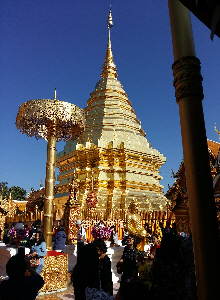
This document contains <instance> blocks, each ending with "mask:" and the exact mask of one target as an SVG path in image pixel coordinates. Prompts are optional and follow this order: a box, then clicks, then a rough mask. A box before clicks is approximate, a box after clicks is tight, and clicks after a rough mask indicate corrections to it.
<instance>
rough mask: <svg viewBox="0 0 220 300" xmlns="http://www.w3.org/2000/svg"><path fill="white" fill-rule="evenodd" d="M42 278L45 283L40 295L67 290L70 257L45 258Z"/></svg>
mask: <svg viewBox="0 0 220 300" xmlns="http://www.w3.org/2000/svg"><path fill="white" fill-rule="evenodd" d="M41 276H42V277H43V279H44V282H45V283H44V286H43V287H42V289H41V290H40V293H41V292H52V291H56V290H59V289H62V288H66V287H67V280H68V255H67V254H62V255H56V256H45V258H44V268H43V270H42V273H41Z"/></svg>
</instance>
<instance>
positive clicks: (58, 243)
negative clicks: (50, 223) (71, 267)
mask: <svg viewBox="0 0 220 300" xmlns="http://www.w3.org/2000/svg"><path fill="white" fill-rule="evenodd" d="M52 241H53V242H54V245H53V250H61V252H64V251H65V243H66V233H65V232H64V227H63V226H61V225H60V226H59V228H58V232H57V233H56V234H55V236H54V237H53V240H52Z"/></svg>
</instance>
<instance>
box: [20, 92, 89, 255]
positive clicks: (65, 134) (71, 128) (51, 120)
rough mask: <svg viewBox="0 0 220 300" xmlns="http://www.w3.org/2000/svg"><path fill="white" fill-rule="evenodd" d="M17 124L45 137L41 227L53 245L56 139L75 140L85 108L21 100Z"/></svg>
mask: <svg viewBox="0 0 220 300" xmlns="http://www.w3.org/2000/svg"><path fill="white" fill-rule="evenodd" d="M15 124H16V127H17V129H19V130H20V131H21V133H26V134H27V136H29V137H30V136H35V138H36V139H40V138H44V139H45V140H47V141H48V143H47V163H46V180H45V200H44V220H43V230H44V237H45V241H46V244H47V248H48V249H52V226H53V201H54V185H55V162H56V142H57V141H61V140H63V141H65V142H67V141H68V140H70V139H72V140H75V139H76V138H77V137H79V136H80V134H82V133H83V131H84V129H85V114H84V110H83V109H81V108H79V107H78V106H76V105H74V104H71V103H68V102H64V101H60V100H57V99H56V89H55V94H54V99H36V100H30V101H27V102H25V103H23V104H22V105H21V106H20V108H19V110H18V114H17V118H16V123H15Z"/></svg>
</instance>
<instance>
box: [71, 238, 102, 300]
mask: <svg viewBox="0 0 220 300" xmlns="http://www.w3.org/2000/svg"><path fill="white" fill-rule="evenodd" d="M71 282H72V284H73V287H74V295H75V300H86V293H85V290H86V288H87V287H89V288H96V289H99V287H100V284H99V255H98V253H97V250H96V248H95V246H94V245H93V243H91V244H87V245H84V246H83V247H82V249H81V250H80V252H79V253H78V257H77V263H76V265H75V267H74V268H73V272H72V275H71Z"/></svg>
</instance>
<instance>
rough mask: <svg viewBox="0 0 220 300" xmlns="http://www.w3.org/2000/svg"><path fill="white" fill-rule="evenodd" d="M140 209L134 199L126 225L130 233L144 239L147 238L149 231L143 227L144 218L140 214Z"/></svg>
mask: <svg viewBox="0 0 220 300" xmlns="http://www.w3.org/2000/svg"><path fill="white" fill-rule="evenodd" d="M138 208H139V204H138V202H137V200H136V199H133V200H132V202H131V203H130V205H129V207H128V210H129V213H127V215H126V225H127V229H128V233H131V234H134V235H136V236H138V237H139V238H143V237H146V236H147V231H146V230H145V229H143V227H142V218H141V217H140V215H139V214H138Z"/></svg>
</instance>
